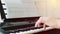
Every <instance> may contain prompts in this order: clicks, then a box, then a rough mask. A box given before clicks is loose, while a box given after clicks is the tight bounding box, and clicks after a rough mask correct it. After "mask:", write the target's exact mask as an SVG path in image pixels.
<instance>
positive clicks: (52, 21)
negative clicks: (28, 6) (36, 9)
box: [35, 17, 60, 29]
mask: <svg viewBox="0 0 60 34" xmlns="http://www.w3.org/2000/svg"><path fill="white" fill-rule="evenodd" d="M41 23H44V25H43V27H44V29H46V27H45V25H47V26H50V27H52V28H57V29H60V19H56V18H53V17H40V18H39V20H38V21H37V22H36V24H35V27H40V26H41V25H40V24H41Z"/></svg>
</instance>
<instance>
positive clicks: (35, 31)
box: [10, 27, 53, 34]
mask: <svg viewBox="0 0 60 34" xmlns="http://www.w3.org/2000/svg"><path fill="white" fill-rule="evenodd" d="M51 29H53V28H52V27H46V31H47V30H51ZM42 31H44V28H37V29H31V30H28V31H22V32H15V33H10V34H33V33H38V32H42Z"/></svg>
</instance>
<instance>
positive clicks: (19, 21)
mask: <svg viewBox="0 0 60 34" xmlns="http://www.w3.org/2000/svg"><path fill="white" fill-rule="evenodd" d="M38 19H39V17H27V18H14V19H6V20H5V21H4V22H5V23H6V24H4V25H3V26H2V27H1V28H2V29H3V30H5V31H6V32H8V33H9V34H60V32H59V31H60V30H57V29H53V28H51V27H47V28H46V31H44V28H43V26H41V27H34V25H35V22H36V21H37V20H38Z"/></svg>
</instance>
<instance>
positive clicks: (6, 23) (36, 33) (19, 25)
mask: <svg viewBox="0 0 60 34" xmlns="http://www.w3.org/2000/svg"><path fill="white" fill-rule="evenodd" d="M3 6H5V3H4V2H2V1H1V0H0V11H1V12H0V13H1V19H0V20H1V21H0V32H1V33H0V34H52V33H53V34H60V33H59V31H60V30H59V29H58V30H57V29H53V28H52V27H49V26H46V31H44V28H43V24H41V27H34V25H35V22H36V21H37V20H38V19H39V18H40V16H35V17H22V18H9V19H7V17H6V16H7V13H6V12H4V11H5V10H7V8H4V7H3Z"/></svg>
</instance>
